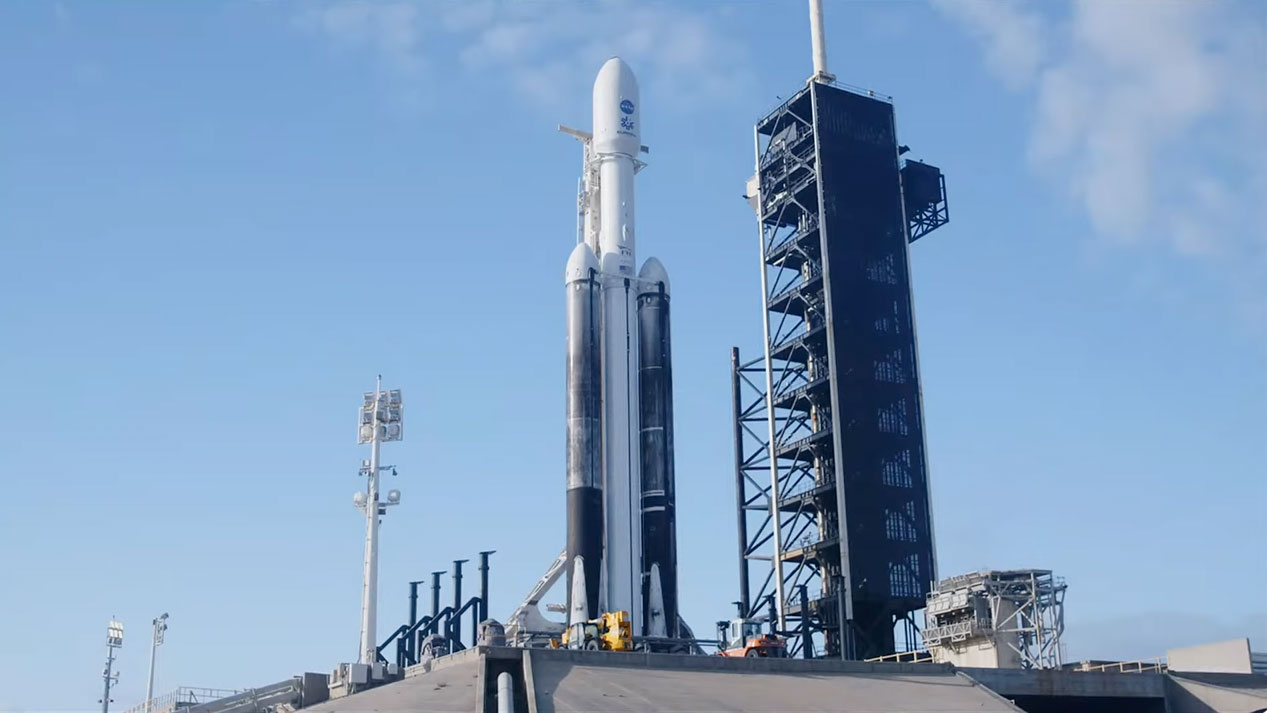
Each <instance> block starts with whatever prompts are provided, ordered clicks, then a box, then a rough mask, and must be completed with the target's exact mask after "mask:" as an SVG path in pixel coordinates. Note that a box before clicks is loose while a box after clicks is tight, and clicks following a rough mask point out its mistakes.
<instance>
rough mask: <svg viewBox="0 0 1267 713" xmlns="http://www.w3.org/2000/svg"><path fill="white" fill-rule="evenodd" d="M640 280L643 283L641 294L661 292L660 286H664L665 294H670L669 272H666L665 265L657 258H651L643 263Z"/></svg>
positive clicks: (639, 273) (639, 274)
mask: <svg viewBox="0 0 1267 713" xmlns="http://www.w3.org/2000/svg"><path fill="white" fill-rule="evenodd" d="M638 279H639V280H640V281H641V282H642V289H641V290H640V292H643V293H647V292H659V291H660V285H664V294H666V295H667V294H669V271H668V270H665V269H664V263H662V262H660V261H659V260H657V259H656V258H653V257H649V258H647V261H646V262H644V263H642V269H641V270H639V271H638Z"/></svg>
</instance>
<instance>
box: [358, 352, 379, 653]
mask: <svg viewBox="0 0 1267 713" xmlns="http://www.w3.org/2000/svg"><path fill="white" fill-rule="evenodd" d="M382 393H383V377H382V375H381V374H380V375H379V376H378V378H377V379H376V380H375V382H374V424H373V425H374V435H373V437H372V439H371V440H370V472H369V486H368V488H367V492H366V493H365V576H364V584H363V587H362V591H361V663H367V664H374V663H377V662H378V645H377V644H376V643H375V642H376V641H377V638H376V635H375V633H374V627H375V625H376V624H377V617H378V612H377V609H378V509H379V507H378V446H379V441H378V403H379V399H380V398H381V397H382Z"/></svg>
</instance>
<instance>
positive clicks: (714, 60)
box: [300, 0, 747, 110]
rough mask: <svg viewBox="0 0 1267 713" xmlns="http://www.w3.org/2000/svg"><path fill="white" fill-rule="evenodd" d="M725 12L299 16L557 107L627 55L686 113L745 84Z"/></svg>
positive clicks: (560, 7)
mask: <svg viewBox="0 0 1267 713" xmlns="http://www.w3.org/2000/svg"><path fill="white" fill-rule="evenodd" d="M722 10H724V7H723V8H716V7H712V6H705V5H700V6H695V5H689V4H677V3H670V2H634V1H633V0H598V1H596V2H584V3H582V2H562V1H558V0H555V1H548V0H541V1H534V2H513V1H510V0H466V1H465V2H460V3H422V2H406V1H404V0H395V1H385V2H376V1H374V0H333V1H332V2H321V3H319V4H318V3H313V4H309V5H306V6H305V9H304V10H303V11H302V13H301V16H300V19H301V24H302V25H303V26H305V27H307V28H309V29H314V30H317V31H319V32H321V33H322V34H325V35H328V36H329V37H331V38H332V39H333V40H334V41H336V42H338V43H340V44H347V45H353V46H360V47H369V48H371V49H373V50H374V51H375V52H377V53H378V54H379V55H380V56H382V57H383V58H384V59H386V60H387V61H388V63H389V64H390V65H392V66H393V67H395V68H397V69H400V70H404V71H406V72H411V73H412V72H416V71H418V70H419V69H421V68H422V67H423V65H424V64H425V61H424V60H429V61H431V62H432V63H433V64H434V65H435V66H436V67H441V66H444V67H452V66H454V65H455V61H454V59H453V57H454V55H455V56H456V65H457V68H459V69H460V70H461V71H462V72H464V73H465V76H466V77H467V78H481V79H487V80H493V81H503V82H505V83H506V84H507V86H508V87H509V88H510V89H511V90H512V91H514V92H515V93H516V94H518V95H519V96H521V97H524V98H526V99H528V100H530V101H532V102H534V103H536V104H538V105H541V106H543V107H548V108H552V109H557V108H561V107H563V106H571V105H573V104H574V103H575V97H576V96H577V95H578V94H579V95H584V94H585V93H586V91H587V90H588V87H589V84H590V82H592V81H593V77H594V73H595V72H596V71H597V69H598V67H599V66H600V65H601V64H602V62H603V61H604V60H605V59H607V58H608V57H610V56H612V55H620V56H622V57H624V58H625V59H626V60H627V61H628V62H629V63H630V64H631V65H633V67H634V69H635V71H637V72H638V74H639V77H640V78H641V79H642V80H643V81H642V84H643V86H644V91H645V90H646V88H651V91H652V92H654V93H655V94H657V95H658V96H659V97H660V98H661V99H662V100H666V101H667V102H669V103H670V104H671V105H672V106H674V107H677V108H685V109H688V110H689V109H694V108H698V107H701V106H703V105H705V104H707V103H708V102H714V101H718V100H726V99H730V98H734V97H735V96H736V95H737V94H738V93H740V92H742V90H743V88H744V86H745V81H746V79H745V78H746V76H747V53H746V51H745V49H744V47H743V46H742V45H741V44H740V43H738V42H736V41H734V40H733V39H731V38H730V37H728V36H727V35H726V34H725V33H724V32H723V31H721V30H720V29H719V22H723V21H724V19H725V16H726V13H724V12H722ZM424 40H425V42H424ZM433 40H434V45H435V47H434V49H433V46H432V41H433ZM442 53H443V55H442Z"/></svg>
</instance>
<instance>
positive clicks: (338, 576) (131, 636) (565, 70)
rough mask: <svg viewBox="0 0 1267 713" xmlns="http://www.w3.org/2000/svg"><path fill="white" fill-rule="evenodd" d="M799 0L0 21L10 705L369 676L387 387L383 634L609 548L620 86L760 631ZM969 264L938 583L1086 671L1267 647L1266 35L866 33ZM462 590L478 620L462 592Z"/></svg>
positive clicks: (698, 489) (923, 298)
mask: <svg viewBox="0 0 1267 713" xmlns="http://www.w3.org/2000/svg"><path fill="white" fill-rule="evenodd" d="M803 5H804V3H803V2H800V1H799V0H797V1H794V0H788V1H787V2H772V3H755V2H753V3H730V4H720V3H718V4H705V3H698V4H695V3H691V4H686V3H678V4H670V3H665V2H656V1H652V2H647V3H640V4H637V5H633V4H630V3H621V2H615V3H593V4H587V5H580V4H573V3H563V2H558V3H547V2H537V3H531V4H526V3H513V4H507V3H486V2H467V3H462V4H456V3H454V4H442V3H425V4H423V3H418V4H412V3H407V2H382V3H365V2H352V1H348V0H334V1H332V2H316V1H314V2H283V1H275V2H263V1H260V2H246V1H243V2H227V3H218V4H211V3H205V4H193V3H165V4H159V3H118V4H104V3H90V2H61V3H54V2H29V3H5V4H3V5H0V96H2V97H3V100H0V404H3V406H4V408H2V409H0V474H3V477H4V482H5V485H6V486H7V490H8V493H9V497H7V498H5V499H4V500H3V502H0V536H2V540H0V542H2V543H3V546H2V547H0V571H2V572H3V573H4V578H3V585H4V586H3V587H2V588H0V625H2V626H0V630H3V631H4V636H5V642H6V645H5V646H3V647H0V671H3V672H4V673H3V674H0V679H2V680H4V682H5V684H6V685H4V686H2V687H0V689H2V691H3V692H2V693H0V710H3V711H11V710H31V711H36V710H38V711H72V710H73V711H78V710H89V709H93V708H95V707H96V701H97V699H98V697H99V695H100V685H101V680H100V675H99V672H100V666H101V663H102V659H103V655H104V651H103V650H102V649H103V646H102V638H103V636H104V628H105V624H106V621H107V620H108V619H109V618H110V616H111V615H117V616H118V617H119V618H121V619H122V620H123V621H124V622H125V624H126V625H127V630H128V637H127V643H126V646H125V648H124V649H123V651H122V652H121V659H120V668H121V670H122V681H121V682H120V684H119V687H118V689H117V692H116V695H115V701H116V706H122V707H126V706H129V705H131V704H133V703H135V702H139V701H140V700H141V698H142V697H143V693H144V684H145V673H146V664H147V654H148V652H147V651H146V648H147V646H146V644H147V637H148V632H147V628H148V625H149V621H150V619H151V618H152V617H154V616H155V615H157V614H159V613H161V612H163V611H167V612H170V613H171V617H172V618H171V629H170V631H169V632H168V638H167V643H166V645H165V646H164V648H163V649H162V650H161V657H160V662H159V672H158V683H157V686H156V687H157V688H158V689H159V690H165V689H169V688H172V687H175V686H177V685H195V686H226V687H242V686H249V685H259V684H264V683H267V682H271V681H274V680H277V679H279V678H282V677H284V676H287V675H290V674H293V673H297V672H300V671H302V670H317V671H324V670H328V669H329V668H331V666H332V665H333V664H334V663H336V662H338V661H343V660H351V659H354V658H355V655H356V641H357V632H358V617H359V597H360V562H361V530H362V520H361V519H360V518H359V513H358V512H357V511H356V510H355V509H353V507H352V504H351V498H352V493H353V492H354V491H355V490H356V489H357V488H358V487H359V483H358V479H357V477H356V469H357V465H358V463H359V461H360V459H361V458H362V457H365V453H364V452H363V450H362V449H358V448H357V447H356V446H355V442H354V421H353V418H354V412H355V408H356V405H357V403H358V400H359V398H360V392H361V390H363V389H366V388H371V387H372V385H373V379H374V375H375V374H377V373H382V374H383V376H384V380H385V383H386V384H387V385H390V386H393V387H399V388H402V389H404V393H405V398H406V404H407V424H406V440H405V441H404V442H403V443H400V444H394V445H391V446H388V447H386V448H385V449H384V459H385V461H386V462H389V463H393V464H395V465H397V466H398V469H399V472H400V475H399V477H398V478H396V479H395V482H393V483H392V485H393V486H396V487H399V488H400V489H401V490H403V491H404V498H403V504H402V505H401V506H400V507H399V508H396V509H395V510H393V511H392V512H391V513H390V514H389V515H388V516H387V518H386V521H385V525H384V528H383V536H384V540H383V550H382V574H381V581H382V584H383V598H382V602H381V611H382V620H381V624H380V628H381V629H389V628H390V626H389V624H390V623H391V622H394V621H396V620H399V619H402V618H403V617H404V612H405V607H406V601H405V594H406V588H405V582H406V581H407V580H409V579H416V578H422V577H424V576H425V575H426V573H427V572H429V571H431V570H433V569H445V568H446V566H447V564H448V562H449V561H450V560H452V559H454V558H458V557H471V556H473V555H474V554H475V553H476V552H477V551H479V550H482V549H496V550H497V554H496V555H494V558H493V567H494V568H493V586H492V599H493V601H492V609H493V613H494V614H495V615H498V616H505V613H506V612H508V611H509V610H510V609H511V608H512V607H513V606H514V605H515V604H516V603H517V602H518V600H519V599H520V597H521V596H522V594H523V593H524V592H525V591H526V590H527V588H528V587H529V586H530V585H531V584H532V583H533V582H534V581H535V580H536V578H537V577H538V576H539V574H540V573H541V570H542V569H543V568H544V567H545V566H546V564H547V563H548V562H549V561H550V560H551V559H552V557H553V556H554V555H555V553H557V551H558V549H559V547H560V545H561V543H562V537H563V531H564V523H563V519H562V514H563V487H562V486H563V470H562V467H563V460H562V459H563V438H562V436H563V420H562V418H563V393H562V383H563V351H562V349H563V300H562V297H563V292H562V284H561V278H562V273H563V265H564V262H565V260H566V258H567V255H568V253H569V250H570V248H571V246H572V244H573V242H574V239H575V212H574V210H573V206H574V192H575V187H576V177H577V169H578V166H579V163H580V155H579V148H578V146H577V145H576V144H575V142H574V141H573V140H571V139H569V138H567V137H565V136H561V135H558V134H556V133H555V132H554V127H555V124H557V123H560V122H563V123H568V124H571V125H575V126H581V127H586V126H588V123H589V86H590V83H591V82H592V78H593V75H594V73H595V72H596V71H597V69H598V67H599V65H600V64H601V62H602V60H603V59H605V58H606V57H607V56H609V55H611V54H621V55H622V56H624V57H625V58H626V59H627V60H628V61H629V62H630V63H631V65H632V66H633V68H634V70H635V72H637V73H638V76H639V80H640V83H641V86H642V92H643V121H644V132H643V139H644V141H645V142H646V143H647V144H649V145H650V146H651V149H652V153H651V154H650V156H649V163H650V166H649V167H648V168H647V170H646V171H644V172H643V173H641V174H640V176H639V184H638V205H639V208H638V217H639V250H640V252H641V256H642V257H648V256H651V255H655V256H657V257H659V258H660V259H661V260H663V262H664V263H665V265H666V266H667V267H668V269H669V272H670V274H671V276H672V280H673V285H674V312H675V314H674V327H675V333H674V335H673V339H674V347H675V355H674V360H675V368H676V372H677V373H676V375H675V387H676V400H677V416H676V424H677V439H676V440H677V443H678V452H677V458H678V461H677V472H678V488H679V501H678V512H679V527H680V531H681V534H680V541H679V547H680V559H681V562H682V567H683V573H682V584H681V587H682V598H683V609H684V613H685V615H686V616H687V617H688V619H689V620H690V621H691V622H692V623H694V624H695V626H696V628H697V630H699V629H704V630H707V629H708V628H709V625H710V622H712V621H715V620H716V619H718V618H722V617H724V616H726V615H728V613H729V611H730V605H729V602H730V601H731V600H733V599H734V593H735V588H736V584H735V580H736V577H735V568H736V565H735V560H734V549H735V543H734V537H735V535H734V524H733V522H734V518H733V512H732V507H733V493H732V490H731V487H732V472H731V463H732V460H731V459H732V456H731V441H730V423H729V418H730V412H729V381H728V362H729V348H730V347H731V345H738V346H740V347H741V349H743V350H744V351H745V352H748V353H754V354H755V350H756V349H757V348H758V346H759V340H760V312H759V306H760V294H759V285H758V272H757V264H758V259H757V241H756V231H755V226H754V224H753V222H754V221H753V218H752V215H751V212H750V210H749V208H748V206H747V204H746V202H745V201H743V200H742V199H741V198H740V196H741V194H742V192H743V180H744V179H745V178H746V177H747V176H748V175H749V174H750V173H751V168H752V147H751V140H752V128H751V127H752V124H753V122H754V120H755V119H756V118H758V117H759V116H761V115H762V114H764V113H765V112H766V111H767V110H769V109H770V108H772V107H773V106H774V105H775V104H776V103H777V102H778V97H779V96H787V94H788V93H790V92H792V91H795V89H796V88H797V87H798V86H800V84H801V83H802V82H803V81H804V80H805V77H806V76H808V74H809V51H808V46H807V45H808V41H807V37H806V35H807V27H806V25H807V22H806V20H805V10H804V7H803ZM826 15H827V25H828V47H829V61H830V65H831V69H833V70H834V71H835V72H836V73H837V74H838V75H839V76H840V78H841V79H842V80H843V81H847V82H849V83H851V84H855V85H861V86H866V87H872V88H875V89H877V90H878V91H881V92H884V93H886V94H890V95H893V96H894V98H895V101H896V104H897V109H898V121H899V131H900V134H901V137H902V141H903V143H906V144H909V145H910V146H911V147H912V149H913V152H912V155H913V156H915V157H918V158H923V159H925V160H928V161H930V162H932V163H935V164H937V165H940V166H941V167H942V168H943V170H944V171H945V172H946V174H947V176H948V181H949V191H950V196H951V198H950V202H951V223H950V225H949V226H947V227H945V228H943V229H941V230H940V231H938V232H937V233H935V234H933V235H932V236H930V237H928V238H926V239H924V240H922V241H920V242H919V243H918V244H916V245H915V246H914V248H913V250H912V253H913V263H914V265H913V271H914V277H915V280H916V283H915V295H916V309H917V315H918V327H919V345H920V349H921V362H922V369H923V379H924V394H925V402H926V410H927V432H928V441H929V449H930V455H931V469H932V479H933V488H934V508H935V519H936V527H937V544H938V555H939V564H940V568H941V571H942V572H943V573H946V574H949V573H956V572H960V571H967V570H971V569H976V568H983V567H996V568H999V567H1029V566H1035V567H1047V568H1051V569H1054V570H1055V571H1056V572H1057V573H1058V574H1060V575H1063V576H1064V577H1065V578H1066V579H1067V580H1068V582H1069V585H1070V589H1069V595H1068V599H1067V616H1068V632H1067V637H1066V639H1067V644H1068V648H1069V655H1070V656H1071V657H1073V658H1086V657H1143V656H1155V655H1160V654H1161V653H1163V650H1164V648H1165V647H1167V646H1169V645H1179V644H1188V643H1198V642H1201V641H1206V640H1212V639H1217V638H1226V637H1230V636H1245V635H1249V636H1251V637H1252V638H1253V639H1254V641H1255V645H1256V648H1264V647H1267V611H1265V606H1267V605H1265V604H1264V602H1265V601H1267V599H1265V598H1264V597H1263V596H1262V592H1264V591H1267V563H1265V562H1264V555H1263V549H1262V547H1261V539H1262V527H1261V522H1262V513H1263V512H1264V507H1265V506H1267V468H1265V467H1264V456H1267V452H1265V451H1267V445H1265V444H1267V437H1265V434H1267V369H1265V364H1267V361H1265V358H1267V342H1265V336H1267V329H1264V325H1265V324H1267V316H1265V315H1267V313H1265V312H1264V305H1267V294H1265V293H1264V287H1263V285H1264V275H1265V274H1267V273H1265V271H1264V264H1265V263H1264V259H1265V258H1264V256H1265V252H1264V250H1265V248H1267V239H1265V237H1264V236H1267V224H1264V220H1263V218H1262V212H1261V211H1255V210H1253V209H1254V208H1256V207H1258V206H1261V204H1262V202H1263V200H1264V199H1265V198H1267V190H1265V187H1267V174H1265V173H1264V169H1263V162H1262V161H1261V160H1260V159H1261V157H1262V156H1263V155H1267V137H1265V136H1264V128H1263V127H1267V97H1264V90H1263V89H1262V87H1263V86H1264V81H1263V80H1264V77H1267V69H1265V66H1264V65H1265V62H1264V55H1263V52H1262V49H1261V48H1262V47H1263V46H1264V44H1263V38H1264V33H1265V32H1267V29H1265V27H1267V17H1265V16H1267V12H1264V6H1263V5H1262V4H1260V3H1254V2H1244V3H1232V4H1197V3H1183V4H1168V3H1153V4H1144V3H1121V4H1119V3H1111V2H1105V3H1089V2H1087V3H1075V4H1069V5H1049V4H1044V5H1041V6H1039V5H1027V4H1020V3H1017V4H1005V3H976V2H969V1H968V0H963V1H958V0H948V1H945V2H937V3H934V4H932V5H926V4H923V3H918V2H901V3H897V2H890V3H881V2H832V1H831V0H828V2H827V8H826ZM446 584H447V582H446Z"/></svg>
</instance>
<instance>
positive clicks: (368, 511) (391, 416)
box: [353, 376, 404, 666]
mask: <svg viewBox="0 0 1267 713" xmlns="http://www.w3.org/2000/svg"><path fill="white" fill-rule="evenodd" d="M403 416H404V406H403V405H402V403H401V400H400V389H392V390H390V391H383V377H382V376H379V377H378V379H377V381H376V382H375V384H374V390H373V391H367V392H365V398H364V400H363V401H362V403H361V410H360V418H359V420H358V428H357V441H356V442H357V444H359V445H363V444H366V443H368V444H370V459H369V460H368V461H362V463H361V474H362V475H366V476H368V483H367V485H366V489H365V491H364V492H358V493H357V494H356V496H355V497H354V498H353V502H354V503H355V504H356V506H357V507H358V508H360V509H361V511H362V512H364V513H365V578H364V583H363V585H362V590H361V650H360V662H361V663H363V664H369V665H371V666H372V665H373V664H375V663H377V662H378V645H377V643H376V641H377V639H376V635H375V632H374V628H375V624H376V623H377V617H378V614H377V609H378V525H379V516H380V515H383V514H386V512H387V508H388V507H389V506H391V505H397V504H399V503H400V491H399V490H390V491H388V493H387V500H386V501H381V500H379V499H378V475H379V472H380V471H383V470H390V471H391V472H392V475H395V474H396V469H395V467H393V466H390V465H388V466H380V465H379V464H378V447H379V444H380V443H385V442H387V441H399V440H401V437H402V436H403V435H404V421H403Z"/></svg>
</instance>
